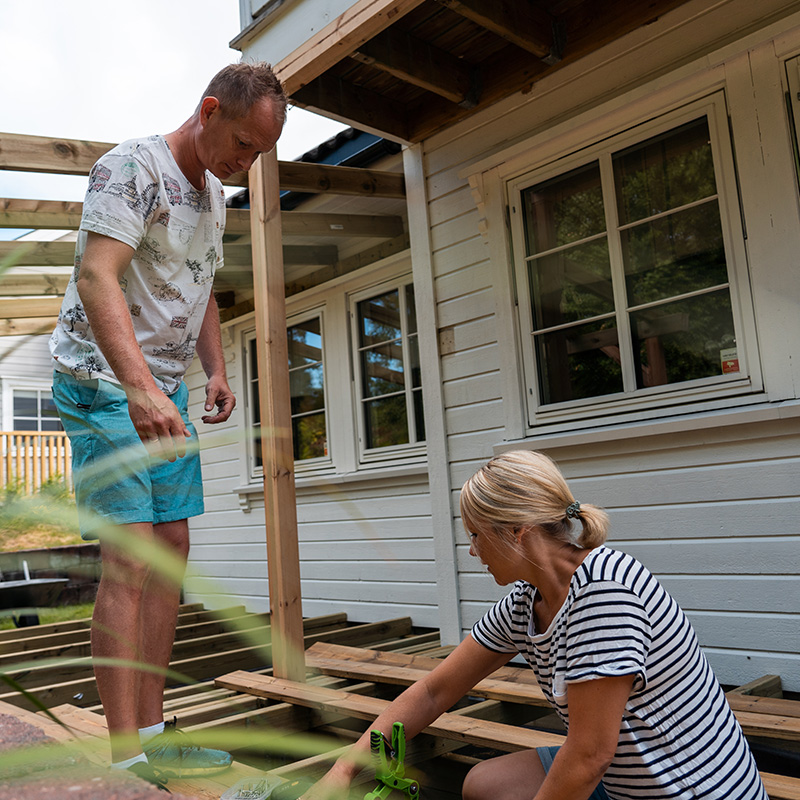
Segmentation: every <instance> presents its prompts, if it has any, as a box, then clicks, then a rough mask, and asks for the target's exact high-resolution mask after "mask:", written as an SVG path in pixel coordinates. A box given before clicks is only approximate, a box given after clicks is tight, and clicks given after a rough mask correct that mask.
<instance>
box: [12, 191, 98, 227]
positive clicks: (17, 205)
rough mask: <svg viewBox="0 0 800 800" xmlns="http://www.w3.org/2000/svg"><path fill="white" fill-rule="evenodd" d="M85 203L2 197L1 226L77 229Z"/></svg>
mask: <svg viewBox="0 0 800 800" xmlns="http://www.w3.org/2000/svg"><path fill="white" fill-rule="evenodd" d="M82 211H83V203H79V202H69V201H60V200H18V199H16V198H12V199H5V198H4V199H0V228H39V229H45V228H46V229H55V230H77V229H78V227H79V226H80V224H81V213H82Z"/></svg>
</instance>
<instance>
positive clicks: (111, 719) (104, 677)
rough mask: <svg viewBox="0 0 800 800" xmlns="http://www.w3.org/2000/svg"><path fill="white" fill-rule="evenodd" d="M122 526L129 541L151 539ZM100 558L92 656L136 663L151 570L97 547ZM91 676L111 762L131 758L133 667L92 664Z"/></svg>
mask: <svg viewBox="0 0 800 800" xmlns="http://www.w3.org/2000/svg"><path fill="white" fill-rule="evenodd" d="M123 527H124V528H126V529H128V531H129V532H130V535H131V536H141V537H144V538H146V539H152V538H153V526H152V525H150V524H149V523H134V524H131V525H125V526H123ZM100 553H101V558H102V563H103V573H102V576H101V578H100V585H99V587H98V589H97V600H96V601H95V606H94V615H93V617H92V632H91V641H92V656H93V657H94V658H96V659H105V658H114V659H122V660H125V661H130V662H138V661H139V660H140V652H139V639H140V628H141V620H142V613H141V606H142V595H143V588H144V585H145V582H146V580H147V574H148V571H149V567H148V566H147V565H146V564H143V563H141V562H139V561H136V560H135V559H132V558H131V557H130V556H128V555H126V554H125V553H124V552H123V551H121V550H120V549H119V548H117V547H115V546H113V545H112V544H109V543H103V542H101V544H100ZM94 673H95V678H96V680H97V689H98V692H99V694H100V702H101V703H102V704H103V711H104V712H105V715H106V723H107V724H108V731H109V734H110V736H111V760H112V761H114V762H118V761H124V760H126V759H128V758H132V757H133V756H135V755H138V754H139V753H141V752H142V749H141V747H140V746H139V736H138V727H139V725H138V713H137V708H138V697H137V694H138V681H139V674H140V670H139V669H138V668H137V667H136V666H135V664H131V665H130V666H114V667H109V666H101V665H97V664H95V667H94Z"/></svg>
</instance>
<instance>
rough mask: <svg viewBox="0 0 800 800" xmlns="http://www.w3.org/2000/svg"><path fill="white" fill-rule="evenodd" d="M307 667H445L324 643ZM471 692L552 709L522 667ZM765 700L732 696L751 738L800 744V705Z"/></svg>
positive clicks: (373, 673) (390, 671) (351, 670)
mask: <svg viewBox="0 0 800 800" xmlns="http://www.w3.org/2000/svg"><path fill="white" fill-rule="evenodd" d="M306 663H307V665H308V666H309V667H311V668H314V669H317V670H318V671H320V672H322V673H324V674H326V675H339V676H344V677H349V678H358V679H359V680H364V679H369V680H373V681H378V682H381V681H386V682H389V683H394V684H400V685H403V686H410V685H411V684H412V683H414V682H415V681H417V680H419V679H420V678H422V677H424V676H425V675H426V674H427V673H428V672H430V671H431V670H432V669H434V668H435V667H436V665H437V663H439V662H437V660H436V659H432V658H424V657H419V656H408V655H402V654H399V653H379V652H369V651H366V650H362V649H359V648H355V647H340V646H338V645H336V644H326V643H320V644H317V645H314V646H313V647H311V648H310V649H309V650H308V652H307V654H306ZM469 693H470V694H471V695H475V696H476V697H486V698H493V699H496V700H503V701H506V702H511V703H528V704H533V705H540V706H547V705H549V704H548V703H547V700H546V698H545V696H544V694H543V693H542V691H541V689H539V687H538V684H537V683H536V679H535V677H534V675H533V672H532V671H531V670H529V669H519V668H516V667H501V668H500V669H498V670H497V671H495V672H494V673H493V674H492V675H491V676H490V677H489V678H486V679H484V680H483V681H481V682H480V683H478V684H477V685H476V686H475V687H474V688H473V689H470V692H469ZM761 699H762V700H764V701H766V700H771V701H772V705H771V706H767V705H764V704H762V705H761V706H760V707H759V706H758V704H757V698H752V697H746V696H743V695H738V696H737V695H735V696H732V697H731V696H730V695H729V702H730V704H731V707H732V709H733V711H734V714H735V715H736V718H737V720H738V721H739V724H740V725H741V726H742V729H743V730H744V732H745V734H747V735H748V736H760V737H765V738H770V739H782V740H784V741H800V703H798V702H797V701H794V700H783V701H782V702H781V701H780V700H778V699H777V698H761ZM768 708H769V711H768V710H767V709H768ZM790 709H791V711H790ZM786 712H789V713H786Z"/></svg>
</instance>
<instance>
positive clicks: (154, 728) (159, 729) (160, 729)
mask: <svg viewBox="0 0 800 800" xmlns="http://www.w3.org/2000/svg"><path fill="white" fill-rule="evenodd" d="M159 733H164V720H163V719H162V720H161V722H157V723H156V724H155V725H148V726H147V727H146V728H139V741H140V742H141V743H142V745H146V744H147V743H148V742H149V741H150V740H151V739H152V738H153V737H154V736H158V734H159Z"/></svg>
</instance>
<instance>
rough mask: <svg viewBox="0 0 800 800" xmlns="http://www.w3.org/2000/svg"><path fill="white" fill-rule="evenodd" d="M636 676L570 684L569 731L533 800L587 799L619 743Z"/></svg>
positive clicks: (568, 698)
mask: <svg viewBox="0 0 800 800" xmlns="http://www.w3.org/2000/svg"><path fill="white" fill-rule="evenodd" d="M634 677H635V676H634V675H622V676H620V677H618V678H597V679H595V680H588V681H581V682H580V683H570V684H569V685H568V687H567V706H568V708H569V732H568V733H567V739H566V741H565V742H564V744H563V745H562V746H561V748H560V749H559V751H558V754H557V755H556V757H555V758H554V759H553V766H552V767H551V768H550V771H549V772H548V773H547V777H546V778H545V781H544V783H543V784H542V786H541V788H540V789H539V791H538V792H537V794H536V797H535V798H534V800H563V798H565V797H569V798H575V800H580V799H582V798H587V797H589V795H591V793H592V792H593V791H594V788H595V787H596V786H597V784H598V783H599V782H600V781H601V780H602V778H603V775H604V774H605V771H606V770H607V769H608V765H609V764H610V763H611V760H612V759H613V758H614V753H615V752H616V750H617V744H618V742H619V729H620V725H621V723H622V714H623V712H624V711H625V704H626V703H627V702H628V698H629V697H630V694H631V690H632V688H633V681H634Z"/></svg>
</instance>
